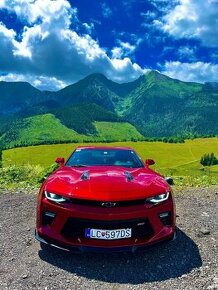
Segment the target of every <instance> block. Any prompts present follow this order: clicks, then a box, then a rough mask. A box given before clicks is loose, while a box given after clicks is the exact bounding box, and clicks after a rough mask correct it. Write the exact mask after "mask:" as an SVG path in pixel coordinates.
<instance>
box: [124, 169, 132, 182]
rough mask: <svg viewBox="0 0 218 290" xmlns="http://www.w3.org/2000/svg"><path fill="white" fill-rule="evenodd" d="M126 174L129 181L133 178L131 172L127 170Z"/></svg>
mask: <svg viewBox="0 0 218 290" xmlns="http://www.w3.org/2000/svg"><path fill="white" fill-rule="evenodd" d="M125 176H126V180H127V181H132V180H133V176H132V174H131V173H130V172H128V171H126V172H125Z"/></svg>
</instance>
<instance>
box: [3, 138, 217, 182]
mask: <svg viewBox="0 0 218 290" xmlns="http://www.w3.org/2000/svg"><path fill="white" fill-rule="evenodd" d="M88 144H93V143H86V144H85V145H88ZM79 145H84V144H80V143H76V144H57V145H41V146H32V147H23V148H15V149H10V150H5V151H4V152H3V167H6V166H9V165H18V166H21V165H24V164H31V165H41V166H42V167H48V166H50V165H51V164H53V163H54V160H55V158H56V157H57V156H63V157H65V158H67V157H68V156H69V155H70V153H71V152H72V151H73V150H74V149H75V147H77V146H79ZM94 145H104V146H112V145H115V146H130V147H133V148H134V149H135V150H136V151H137V152H138V154H139V155H140V156H141V157H142V158H143V159H146V158H152V159H154V160H155V162H156V164H155V166H154V168H155V169H156V170H158V171H159V172H161V173H163V174H170V175H174V176H202V175H205V174H206V175H207V174H209V175H214V176H218V166H217V165H216V166H212V167H210V168H209V169H208V168H203V167H202V166H201V165H200V163H199V160H200V158H201V156H202V155H203V154H205V153H211V152H214V154H215V155H216V156H217V157H218V138H202V139H194V140H187V141H186V142H185V143H181V144H178V143H177V144H172V143H163V142H115V143H110V144H106V143H104V144H102V143H94Z"/></svg>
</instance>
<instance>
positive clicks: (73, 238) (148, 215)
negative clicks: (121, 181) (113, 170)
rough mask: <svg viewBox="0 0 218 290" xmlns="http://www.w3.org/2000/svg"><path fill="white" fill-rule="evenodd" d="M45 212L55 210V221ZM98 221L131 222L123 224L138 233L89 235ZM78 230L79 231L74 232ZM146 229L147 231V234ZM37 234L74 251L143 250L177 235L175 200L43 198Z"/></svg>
mask: <svg viewBox="0 0 218 290" xmlns="http://www.w3.org/2000/svg"><path fill="white" fill-rule="evenodd" d="M45 212H49V213H55V217H54V218H53V219H52V221H51V220H50V222H48V221H47V222H46V221H45V220H43V213H45ZM166 212H168V213H170V217H169V220H168V224H164V223H163V220H161V219H160V214H161V213H166ZM69 221H72V222H71V225H68V224H69ZM141 221H143V222H144V227H145V228H144V229H143V228H140V229H139V228H137V227H138V225H139V224H140V222H141ZM96 223H98V225H99V227H97V228H102V229H105V228H107V227H109V228H110V227H112V226H114V228H116V227H117V228H128V227H129V226H125V227H123V224H125V225H127V224H128V223H130V224H132V225H133V226H132V227H133V228H134V232H135V234H134V236H133V237H132V238H129V239H120V240H109V241H108V240H97V239H90V238H85V230H84V228H85V227H91V228H96V227H94V226H90V225H95V224H96ZM72 224H73V226H72ZM119 224H122V227H118V226H117V225H119ZM74 225H77V228H76V229H74ZM140 226H141V225H140ZM66 228H67V230H66ZM112 229H113V228H112ZM74 230H75V232H76V234H74ZM143 230H144V232H145V234H143ZM68 233H69V235H68ZM71 233H72V235H71ZM35 238H36V239H37V240H38V241H40V242H41V243H45V244H49V245H51V246H54V247H56V248H60V249H62V250H67V251H73V252H87V251H88V252H108V251H109V252H111V251H112V252H120V251H122V252H124V251H128V252H135V251H139V250H143V248H147V247H149V246H152V245H154V244H157V243H160V242H163V241H169V240H173V239H174V238H175V210H174V202H173V199H172V198H170V199H169V200H167V201H165V202H163V203H161V204H158V205H146V204H145V205H137V206H128V207H126V206H125V207H117V208H97V207H94V206H84V205H75V204H67V205H58V204H55V203H53V202H51V201H48V200H47V199H46V198H42V200H41V201H40V203H39V204H38V212H37V228H36V232H35Z"/></svg>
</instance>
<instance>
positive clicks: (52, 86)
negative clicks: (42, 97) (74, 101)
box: [0, 73, 69, 91]
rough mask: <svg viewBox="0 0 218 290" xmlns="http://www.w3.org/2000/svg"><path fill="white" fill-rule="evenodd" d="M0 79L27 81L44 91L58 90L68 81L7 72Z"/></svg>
mask: <svg viewBox="0 0 218 290" xmlns="http://www.w3.org/2000/svg"><path fill="white" fill-rule="evenodd" d="M0 81H5V82H28V83H30V84H32V85H33V86H34V87H36V88H38V89H40V90H42V91H44V90H51V91H56V90H60V89H62V88H64V87H66V86H67V85H69V84H68V83H65V82H63V81H61V80H58V79H56V78H54V77H50V78H49V77H44V76H37V77H36V76H35V75H29V74H28V75H23V74H13V73H10V74H7V75H2V76H0Z"/></svg>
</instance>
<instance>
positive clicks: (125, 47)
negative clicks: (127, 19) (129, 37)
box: [111, 39, 142, 59]
mask: <svg viewBox="0 0 218 290" xmlns="http://www.w3.org/2000/svg"><path fill="white" fill-rule="evenodd" d="M141 41H142V39H138V40H137V41H136V43H135V45H133V44H130V43H129V42H124V41H120V40H117V43H118V45H119V46H115V47H114V48H113V49H112V50H111V53H112V58H118V59H121V58H122V57H126V56H130V55H131V54H133V53H134V51H135V50H136V48H137V46H138V45H139V44H140V43H141Z"/></svg>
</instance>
